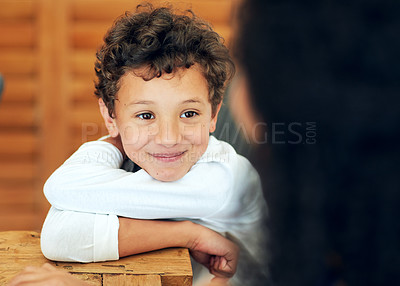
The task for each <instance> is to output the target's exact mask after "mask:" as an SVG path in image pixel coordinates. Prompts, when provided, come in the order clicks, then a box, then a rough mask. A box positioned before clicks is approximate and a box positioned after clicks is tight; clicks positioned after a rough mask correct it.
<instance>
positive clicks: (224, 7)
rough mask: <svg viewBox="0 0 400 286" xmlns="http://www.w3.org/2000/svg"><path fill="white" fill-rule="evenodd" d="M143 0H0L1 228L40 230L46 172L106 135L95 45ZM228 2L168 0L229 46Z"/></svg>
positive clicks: (46, 206)
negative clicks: (189, 11)
mask: <svg viewBox="0 0 400 286" xmlns="http://www.w3.org/2000/svg"><path fill="white" fill-rule="evenodd" d="M142 2H143V1H133V0H0V74H1V75H2V78H3V80H4V89H3V93H2V96H1V99H0V231H4V230H36V231H40V229H41V225H42V223H43V220H44V218H45V215H46V213H47V211H48V209H49V204H48V202H47V201H46V199H45V198H44V196H43V193H42V188H43V184H44V182H45V181H46V179H47V178H48V176H49V175H50V174H51V173H52V172H53V171H54V170H55V169H56V168H57V167H58V166H59V165H61V164H62V162H64V161H65V159H66V158H68V156H69V155H71V154H72V153H73V152H74V151H75V150H76V149H77V148H78V147H79V146H80V145H81V144H82V143H83V142H86V141H88V140H95V139H97V138H99V137H100V136H102V135H105V134H106V130H105V128H104V127H103V124H102V119H101V117H100V113H99V111H98V107H97V100H96V98H95V96H94V93H93V91H94V84H93V81H94V61H95V52H96V49H97V48H98V47H99V45H100V44H101V42H102V38H103V36H104V34H105V32H106V31H107V29H108V28H109V27H110V26H111V24H112V22H113V20H114V19H115V18H116V17H118V16H119V15H121V14H123V13H124V12H125V11H127V10H131V11H132V10H134V8H135V7H136V6H137V5H138V4H140V3H142ZM148 2H151V3H154V4H155V5H157V4H158V3H163V2H164V1H163V2H160V1H148ZM234 2H236V0H191V1H184V0H169V1H168V3H171V4H172V5H173V6H174V7H176V8H179V9H192V10H193V11H194V12H195V14H196V15H198V16H200V17H202V18H204V19H206V20H207V21H209V22H210V23H211V24H212V25H213V27H214V29H215V31H216V32H218V33H219V34H220V35H222V36H223V37H224V38H225V39H226V42H227V45H229V40H230V38H231V34H232V25H231V13H232V9H233V6H234Z"/></svg>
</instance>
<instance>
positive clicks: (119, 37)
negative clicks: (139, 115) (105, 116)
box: [95, 4, 235, 117]
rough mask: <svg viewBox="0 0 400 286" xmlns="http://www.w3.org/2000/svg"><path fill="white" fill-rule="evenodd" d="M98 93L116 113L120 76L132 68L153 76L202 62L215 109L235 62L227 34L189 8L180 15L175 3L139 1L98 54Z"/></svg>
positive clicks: (150, 76)
mask: <svg viewBox="0 0 400 286" xmlns="http://www.w3.org/2000/svg"><path fill="white" fill-rule="evenodd" d="M96 57H97V60H96V63H95V71H96V75H97V81H96V83H95V94H96V96H97V97H98V98H102V99H103V101H104V103H105V105H106V106H107V108H108V112H109V114H110V116H111V117H113V115H114V114H113V113H114V101H115V99H116V96H117V93H118V89H119V80H120V78H121V76H123V75H124V74H125V73H126V72H127V71H138V70H139V69H143V68H144V70H145V72H144V73H143V72H141V73H140V74H137V73H136V74H137V75H138V76H141V77H142V78H143V79H144V80H146V81H148V80H151V79H153V78H155V77H161V76H163V75H165V74H171V75H173V73H174V72H175V71H176V70H177V69H179V68H186V69H187V68H190V67H191V66H193V65H195V64H197V65H198V66H199V67H200V68H201V71H202V72H203V74H204V77H205V79H206V80H207V82H208V90H209V101H210V103H211V106H212V113H213V115H214V114H215V111H216V108H217V106H218V104H219V103H220V102H221V101H222V98H223V94H224V89H225V86H226V84H227V82H228V81H229V80H230V79H231V78H232V77H233V75H234V73H235V66H234V64H233V61H232V59H231V57H230V55H229V51H228V49H227V48H226V47H225V46H224V43H223V39H222V38H221V37H220V36H219V35H218V34H217V33H216V32H214V31H213V30H212V28H211V26H210V25H209V24H208V23H206V22H205V21H203V20H201V19H199V18H198V17H196V16H195V15H194V13H193V12H191V11H190V10H187V11H186V12H185V14H184V15H180V14H175V13H174V12H173V11H172V9H171V8H169V7H162V8H156V9H155V8H153V6H152V5H150V4H145V5H138V6H137V7H136V13H129V12H126V13H125V14H124V15H123V16H121V17H120V18H118V19H117V20H116V21H115V22H114V24H113V26H112V27H111V29H110V30H109V31H108V32H107V34H106V35H105V38H104V44H103V45H102V47H101V48H100V50H99V51H98V52H97V54H96Z"/></svg>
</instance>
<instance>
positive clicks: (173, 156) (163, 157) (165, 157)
mask: <svg viewBox="0 0 400 286" xmlns="http://www.w3.org/2000/svg"><path fill="white" fill-rule="evenodd" d="M185 153H186V151H183V152H174V153H149V154H150V156H152V157H154V158H155V159H157V160H158V161H161V162H165V163H170V162H176V161H178V160H179V159H181V158H182V157H183V155H184V154H185Z"/></svg>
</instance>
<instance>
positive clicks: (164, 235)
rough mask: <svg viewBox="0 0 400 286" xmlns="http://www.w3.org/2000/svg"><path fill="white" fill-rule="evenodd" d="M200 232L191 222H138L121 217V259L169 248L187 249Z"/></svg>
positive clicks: (119, 233) (119, 247) (119, 246)
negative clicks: (195, 235)
mask: <svg viewBox="0 0 400 286" xmlns="http://www.w3.org/2000/svg"><path fill="white" fill-rule="evenodd" d="M198 231H199V230H198V228H197V227H196V225H194V224H193V223H191V222H189V221H161V220H160V221H158V220H138V219H130V218H124V217H119V231H118V250H119V255H120V257H124V256H127V255H132V254H137V253H142V252H147V251H152V250H157V249H162V248H168V247H187V248H190V245H191V244H192V241H193V236H194V234H195V233H197V232H198Z"/></svg>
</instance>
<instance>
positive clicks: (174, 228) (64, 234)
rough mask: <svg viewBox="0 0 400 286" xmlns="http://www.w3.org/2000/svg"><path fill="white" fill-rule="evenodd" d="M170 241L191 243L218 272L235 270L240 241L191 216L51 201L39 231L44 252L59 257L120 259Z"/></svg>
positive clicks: (168, 244) (177, 244)
mask: <svg viewBox="0 0 400 286" xmlns="http://www.w3.org/2000/svg"><path fill="white" fill-rule="evenodd" d="M166 247H187V248H189V249H190V250H191V252H193V253H194V254H195V255H194V257H195V258H201V260H200V261H199V262H200V263H202V264H204V265H205V266H206V267H208V268H209V269H210V270H211V272H212V273H213V274H214V275H217V276H223V277H229V276H231V275H233V273H234V272H235V269H236V264H237V256H238V248H237V247H236V245H235V244H233V243H232V242H230V241H229V240H228V239H226V238H224V237H223V236H221V235H219V234H218V233H216V232H214V231H212V230H210V229H208V228H206V227H203V226H201V225H198V224H195V223H192V222H189V221H179V222H175V221H157V220H136V219H129V218H123V217H117V216H115V215H100V214H91V213H81V212H73V211H61V210H57V209H55V208H54V207H52V208H51V209H50V211H49V214H48V216H47V218H46V221H45V223H44V225H43V228H42V233H41V248H42V252H43V254H44V255H45V256H46V257H47V258H48V259H50V260H55V261H75V262H98V261H104V260H116V259H118V258H119V257H123V256H127V255H131V254H136V253H142V252H146V251H151V250H156V249H162V248H166ZM217 257H218V258H217ZM224 262H225V263H224Z"/></svg>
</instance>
